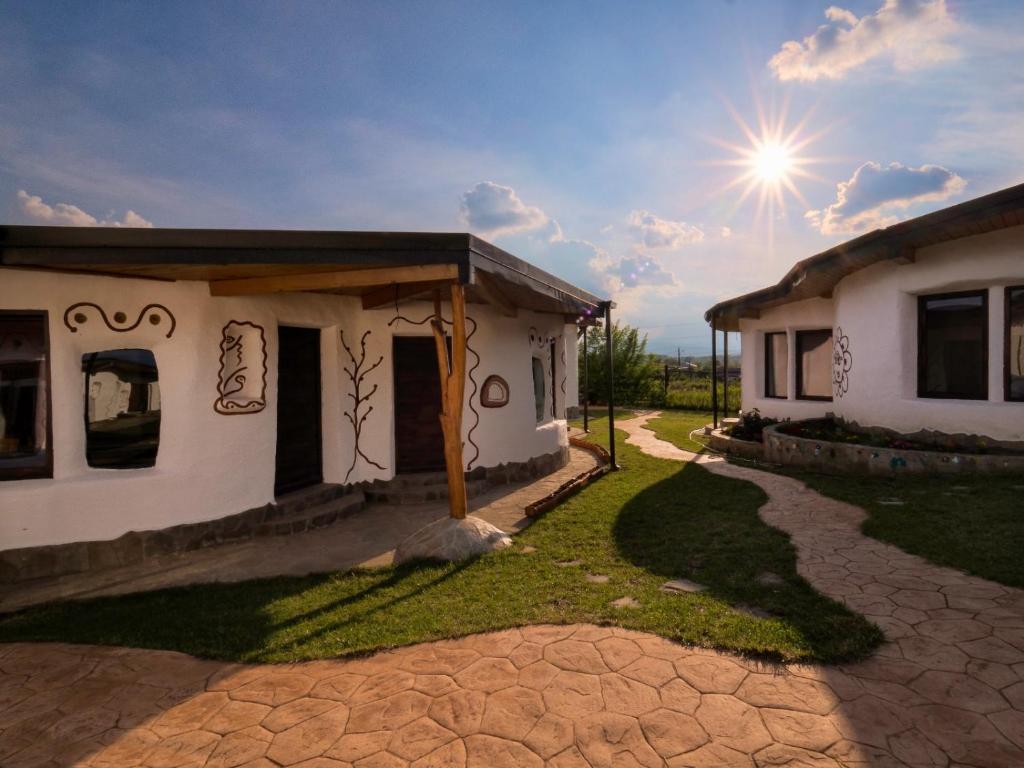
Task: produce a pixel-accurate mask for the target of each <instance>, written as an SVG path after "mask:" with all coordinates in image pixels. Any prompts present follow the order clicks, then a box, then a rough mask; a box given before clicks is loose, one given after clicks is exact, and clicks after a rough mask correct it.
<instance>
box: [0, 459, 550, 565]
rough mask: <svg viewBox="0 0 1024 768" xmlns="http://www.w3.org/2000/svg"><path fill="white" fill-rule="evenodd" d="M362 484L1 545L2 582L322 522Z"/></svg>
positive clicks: (533, 469)
mask: <svg viewBox="0 0 1024 768" xmlns="http://www.w3.org/2000/svg"><path fill="white" fill-rule="evenodd" d="M568 463H569V447H568V446H563V447H562V448H560V449H559V450H557V451H553V452H551V453H546V454H543V455H541V456H535V457H533V458H531V459H530V460H529V461H523V462H510V463H507V464H500V465H498V466H496V467H477V468H476V469H474V470H473V471H472V472H468V473H467V474H466V479H467V480H479V479H482V480H485V481H486V483H487V485H488V486H497V485H506V484H509V483H518V482H528V481H530V480H534V479H536V478H538V477H542V476H544V475H547V474H550V473H551V472H554V471H555V470H558V469H561V468H562V467H564V466H565V465H566V464H568ZM361 486H362V484H357V485H351V486H343V485H327V484H325V485H320V486H315V487H314V488H311V489H308V490H307V491H305V492H302V491H300V492H297V493H295V494H290V495H289V497H288V498H287V499H286V500H285V501H283V502H282V503H280V504H266V505H264V506H262V507H257V508H255V509H248V510H246V511H244V512H239V513H238V514H234V515H228V516H227V517H221V518H218V519H216V520H205V521H202V522H198V523H188V524H185V525H175V526H171V527H170V528H163V529H160V530H154V531H131V532H129V533H126V534H124V535H123V536H119V537H118V538H116V539H110V540H107V541H77V542H72V543H70V544H53V545H46V546H41V547H23V548H20V549H8V550H3V551H0V584H10V583H14V582H19V581H26V580H28V579H40V578H45V577H50V576H63V575H66V574H71V573H81V572H83V571H93V570H99V569H101V568H116V567H119V566H123V565H131V564H133V563H139V562H142V561H143V560H148V559H149V558H151V557H156V556H158V555H167V554H172V553H174V552H188V551H191V550H194V549H202V548H204V547H211V546H217V545H220V544H230V543H234V542H239V541H245V540H248V539H253V538H259V537H264V536H286V535H290V534H293V533H301V532H303V531H307V530H310V529H312V528H322V527H325V526H327V525H331V524H332V523H334V522H336V521H337V520H338V519H340V518H341V517H345V516H346V515H348V514H352V513H354V512H357V511H359V510H360V509H362V507H363V501H362V489H361ZM334 500H337V501H338V504H337V505H336V506H337V509H335V505H331V509H327V510H324V511H323V512H322V513H318V514H312V513H311V514H310V515H304V514H303V512H304V511H305V510H308V509H311V508H312V507H315V506H319V505H323V504H326V503H328V502H331V501H334ZM347 501H351V502H352V503H346V502H347Z"/></svg>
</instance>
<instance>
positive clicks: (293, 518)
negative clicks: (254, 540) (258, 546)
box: [255, 486, 366, 536]
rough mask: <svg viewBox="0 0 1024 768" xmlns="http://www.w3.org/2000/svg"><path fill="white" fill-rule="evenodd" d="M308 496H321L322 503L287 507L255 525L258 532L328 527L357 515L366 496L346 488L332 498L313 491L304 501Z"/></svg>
mask: <svg viewBox="0 0 1024 768" xmlns="http://www.w3.org/2000/svg"><path fill="white" fill-rule="evenodd" d="M336 487H338V488H341V486H336ZM305 490H309V489H305ZM343 490H345V489H343ZM298 493H302V492H301V491H299V492H298ZM292 495H293V494H289V496H292ZM309 499H319V503H308V504H307V503H301V504H297V505H296V506H294V507H290V508H286V510H287V511H285V512H284V513H282V514H274V515H268V516H267V519H266V520H265V521H264V522H263V523H261V524H260V525H258V526H257V527H256V531H255V535H256V536H288V535H290V534H293V533H302V532H303V531H309V530H313V529H315V528H326V527H327V526H329V525H334V524H335V523H336V522H338V521H339V520H344V519H345V518H346V517H350V516H351V515H354V514H355V513H357V512H359V511H360V510H361V509H363V507H365V506H366V495H365V494H364V493H363V492H362V491H360V490H354V491H346V492H343V493H341V494H338V495H334V496H333V497H332V496H331V495H330V494H327V497H326V498H324V494H323V493H313V494H309V495H307V496H306V497H304V499H303V501H307V500H309ZM288 501H293V500H291V499H288Z"/></svg>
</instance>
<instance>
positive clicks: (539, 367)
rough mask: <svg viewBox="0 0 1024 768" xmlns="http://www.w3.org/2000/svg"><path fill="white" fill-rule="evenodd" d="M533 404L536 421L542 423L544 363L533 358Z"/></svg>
mask: <svg viewBox="0 0 1024 768" xmlns="http://www.w3.org/2000/svg"><path fill="white" fill-rule="evenodd" d="M530 359H531V360H533V402H534V407H535V408H536V417H537V421H538V422H540V421H544V397H545V393H544V363H542V362H541V361H540V358H538V357H533V358H530Z"/></svg>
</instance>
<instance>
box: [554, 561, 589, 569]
mask: <svg viewBox="0 0 1024 768" xmlns="http://www.w3.org/2000/svg"><path fill="white" fill-rule="evenodd" d="M555 565H557V566H558V567H559V568H575V567H576V566H577V565H583V561H582V560H561V561H559V562H557V563H555Z"/></svg>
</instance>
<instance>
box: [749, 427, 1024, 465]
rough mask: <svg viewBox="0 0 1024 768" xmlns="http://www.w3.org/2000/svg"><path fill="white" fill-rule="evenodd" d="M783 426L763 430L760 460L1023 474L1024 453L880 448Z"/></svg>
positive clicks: (795, 463) (776, 462) (805, 463)
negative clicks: (796, 432)
mask: <svg viewBox="0 0 1024 768" xmlns="http://www.w3.org/2000/svg"><path fill="white" fill-rule="evenodd" d="M785 426H786V425H785V424H776V425H773V426H770V427H766V428H765V430H764V459H765V460H766V461H768V462H771V463H774V464H783V465H786V466H793V467H807V468H809V469H813V470H815V471H818V472H826V473H831V474H857V473H861V474H867V475H890V476H891V475H899V474H929V473H943V474H958V473H968V474H972V473H973V474H979V473H981V474H995V473H999V474H1004V473H1010V472H1024V454H1019V455H1017V454H1007V453H993V454H982V453H969V452H963V453H956V452H951V451H926V450H918V449H904V448H882V447H876V446H871V445H863V444H856V443H838V442H831V441H828V440H817V439H808V438H804V437H797V436H795V435H787V434H785V432H783V431H781V428H784V427H785Z"/></svg>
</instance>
